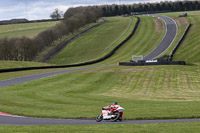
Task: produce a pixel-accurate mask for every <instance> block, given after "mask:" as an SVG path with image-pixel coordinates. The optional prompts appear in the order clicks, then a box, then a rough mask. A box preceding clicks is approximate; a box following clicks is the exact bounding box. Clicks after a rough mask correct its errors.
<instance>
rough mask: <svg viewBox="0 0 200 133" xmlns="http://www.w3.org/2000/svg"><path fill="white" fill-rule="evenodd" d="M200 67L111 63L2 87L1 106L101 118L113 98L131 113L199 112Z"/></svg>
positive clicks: (139, 116)
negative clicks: (114, 65) (104, 107)
mask: <svg viewBox="0 0 200 133" xmlns="http://www.w3.org/2000/svg"><path fill="white" fill-rule="evenodd" d="M199 68H200V67H199V66H198V65H197V66H156V67H108V68H98V69H92V70H85V71H77V72H71V73H66V74H61V75H57V76H52V77H48V78H43V79H39V80H35V81H31V82H28V83H23V84H19V85H14V86H9V87H4V88H0V91H1V94H0V110H1V111H2V112H8V113H11V114H17V115H25V116H33V117H51V118H52V117H53V118H86V117H87V118H95V117H96V116H97V115H98V113H99V112H100V108H101V107H103V106H105V105H109V104H111V103H112V102H113V101H117V102H119V103H120V105H121V106H122V107H124V108H125V109H126V111H125V114H124V118H125V119H163V118H166V119H169V118H199V117H200V114H199V110H200V106H199V105H200V104H199V100H200V94H199V92H200V91H199V89H200V82H199V81H200V78H199V74H200V69H199Z"/></svg>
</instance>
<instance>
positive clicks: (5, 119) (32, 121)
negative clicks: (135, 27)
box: [0, 16, 200, 125]
mask: <svg viewBox="0 0 200 133" xmlns="http://www.w3.org/2000/svg"><path fill="white" fill-rule="evenodd" d="M157 17H159V18H161V19H163V20H164V21H165V23H166V26H167V32H166V35H165V37H164V38H163V40H162V41H161V43H160V44H159V46H158V47H157V48H156V49H154V50H153V51H152V52H151V53H150V54H149V55H147V56H145V59H146V60H149V59H153V58H154V57H156V56H158V55H159V54H161V53H162V52H164V51H165V50H166V49H167V48H168V47H169V46H170V45H171V43H172V42H173V40H174V37H175V36H176V32H177V27H176V23H175V22H174V21H173V20H172V19H170V18H168V17H165V16H157ZM170 31H173V32H170ZM168 39H169V40H170V41H167V40H168ZM165 40H166V41H167V42H168V43H167V42H166V41H165ZM99 67H107V66H97V67H86V68H77V69H69V70H63V71H57V72H49V73H43V74H36V75H30V76H24V77H20V78H14V79H9V80H4V81H0V88H1V87H6V86H11V85H15V84H19V83H24V82H28V81H32V80H36V79H40V78H45V77H48V76H53V75H57V74H61V73H66V72H72V71H78V70H84V69H94V68H99ZM197 121H199V122H200V119H169V120H124V121H122V122H109V121H102V122H98V123H97V122H96V121H95V120H91V119H90V120H83V119H81V120H78V119H72V120H69V119H50V118H31V117H21V116H14V115H9V114H5V113H1V112H0V125H92V124H144V123H169V122H170V123H173V122H197Z"/></svg>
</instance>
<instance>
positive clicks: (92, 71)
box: [82, 70, 115, 73]
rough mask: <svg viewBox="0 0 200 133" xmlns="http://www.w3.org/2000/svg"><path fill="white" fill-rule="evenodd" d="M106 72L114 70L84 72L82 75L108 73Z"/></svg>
mask: <svg viewBox="0 0 200 133" xmlns="http://www.w3.org/2000/svg"><path fill="white" fill-rule="evenodd" d="M108 72H115V71H114V70H101V71H86V72H82V73H108Z"/></svg>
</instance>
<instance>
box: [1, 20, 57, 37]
mask: <svg viewBox="0 0 200 133" xmlns="http://www.w3.org/2000/svg"><path fill="white" fill-rule="evenodd" d="M58 23H59V21H52V22H38V23H23V24H9V25H0V38H3V37H9V38H10V37H21V36H27V37H34V36H35V35H37V34H38V33H40V32H42V31H44V30H46V29H49V28H51V27H53V26H55V25H56V24H58Z"/></svg>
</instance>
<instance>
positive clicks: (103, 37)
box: [49, 17, 136, 64]
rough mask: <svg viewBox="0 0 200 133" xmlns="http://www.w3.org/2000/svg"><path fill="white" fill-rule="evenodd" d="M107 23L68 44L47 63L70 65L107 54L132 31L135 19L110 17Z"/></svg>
mask: <svg viewBox="0 0 200 133" xmlns="http://www.w3.org/2000/svg"><path fill="white" fill-rule="evenodd" d="M106 19H107V20H108V21H109V22H108V23H106V24H104V25H101V26H100V27H97V28H95V29H93V30H91V31H89V32H88V33H86V34H84V35H82V36H81V37H79V38H78V39H76V40H73V41H72V42H71V43H70V44H68V45H67V46H66V47H65V48H64V49H63V50H62V51H61V52H60V53H59V54H58V55H56V56H55V57H54V58H52V59H51V60H49V63H55V64H72V63H77V62H84V61H88V60H92V59H95V58H98V57H100V56H103V55H105V54H106V53H109V52H110V51H111V50H112V49H113V48H114V47H115V46H117V45H118V44H119V43H120V42H121V41H123V40H124V39H125V38H126V37H127V36H128V35H129V34H130V33H131V32H132V30H133V28H134V25H135V23H136V18H134V19H132V18H123V17H110V18H106Z"/></svg>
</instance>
